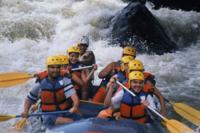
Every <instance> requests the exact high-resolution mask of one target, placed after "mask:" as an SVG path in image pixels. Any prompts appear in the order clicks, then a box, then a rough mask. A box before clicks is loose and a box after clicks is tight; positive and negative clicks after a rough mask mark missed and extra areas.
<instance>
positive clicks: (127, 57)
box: [121, 56, 134, 64]
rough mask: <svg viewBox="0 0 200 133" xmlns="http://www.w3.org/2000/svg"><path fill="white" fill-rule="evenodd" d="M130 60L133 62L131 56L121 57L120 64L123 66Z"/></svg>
mask: <svg viewBox="0 0 200 133" xmlns="http://www.w3.org/2000/svg"><path fill="white" fill-rule="evenodd" d="M132 60H134V58H133V56H123V57H122V58H121V62H122V63H124V64H126V63H129V62H130V61H132Z"/></svg>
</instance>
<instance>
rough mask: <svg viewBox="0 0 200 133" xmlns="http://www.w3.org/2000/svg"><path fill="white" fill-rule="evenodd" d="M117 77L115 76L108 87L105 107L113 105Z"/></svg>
mask: <svg viewBox="0 0 200 133" xmlns="http://www.w3.org/2000/svg"><path fill="white" fill-rule="evenodd" d="M115 78H116V75H114V76H113V77H112V78H111V79H110V81H109V82H108V84H107V86H106V97H105V100H104V105H105V106H110V105H111V98H112V96H113V90H114V87H116V85H117V84H116V82H115V81H116V79H115Z"/></svg>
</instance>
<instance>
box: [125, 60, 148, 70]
mask: <svg viewBox="0 0 200 133" xmlns="http://www.w3.org/2000/svg"><path fill="white" fill-rule="evenodd" d="M128 69H129V71H144V65H143V63H142V62H141V61H140V60H132V61H130V62H129V64H128Z"/></svg>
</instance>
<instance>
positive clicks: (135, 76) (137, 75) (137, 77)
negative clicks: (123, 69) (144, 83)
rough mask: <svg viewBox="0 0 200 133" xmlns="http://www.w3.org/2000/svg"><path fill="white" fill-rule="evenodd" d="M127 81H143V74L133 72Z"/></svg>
mask: <svg viewBox="0 0 200 133" xmlns="http://www.w3.org/2000/svg"><path fill="white" fill-rule="evenodd" d="M128 77H129V81H131V80H144V74H143V73H142V72H140V71H133V72H131V73H129V76H128Z"/></svg>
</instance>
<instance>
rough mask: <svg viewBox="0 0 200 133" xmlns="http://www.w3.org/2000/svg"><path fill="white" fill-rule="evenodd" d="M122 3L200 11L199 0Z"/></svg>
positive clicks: (155, 0)
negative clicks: (144, 3)
mask: <svg viewBox="0 0 200 133" xmlns="http://www.w3.org/2000/svg"><path fill="white" fill-rule="evenodd" d="M123 1H124V2H135V1H141V2H145V1H150V2H152V3H153V4H154V5H155V7H154V9H159V8H161V7H168V8H170V9H177V10H179V9H181V10H184V11H191V10H194V11H198V12H199V11H200V0H123Z"/></svg>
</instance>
